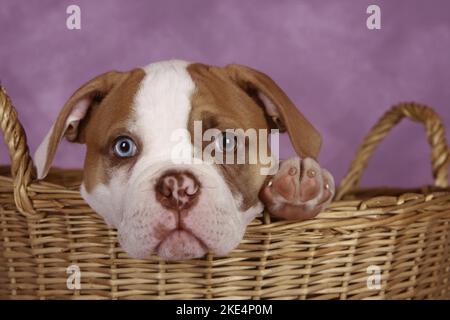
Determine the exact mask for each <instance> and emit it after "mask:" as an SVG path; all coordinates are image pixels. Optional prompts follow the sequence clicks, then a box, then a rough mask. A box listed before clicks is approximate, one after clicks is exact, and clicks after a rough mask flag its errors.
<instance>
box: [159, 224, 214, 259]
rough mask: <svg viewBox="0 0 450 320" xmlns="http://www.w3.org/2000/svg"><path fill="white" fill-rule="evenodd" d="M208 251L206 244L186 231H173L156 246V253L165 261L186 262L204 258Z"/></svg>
mask: <svg viewBox="0 0 450 320" xmlns="http://www.w3.org/2000/svg"><path fill="white" fill-rule="evenodd" d="M207 251H208V247H207V246H206V245H205V243H204V242H203V241H202V240H201V239H199V238H198V237H197V236H195V235H194V234H193V233H192V232H190V231H187V230H184V229H175V230H173V231H171V232H170V233H169V234H168V235H167V236H166V237H164V239H162V240H161V242H160V243H159V244H158V245H157V246H156V248H155V252H156V253H157V254H158V256H160V257H161V258H163V259H165V260H186V259H195V258H201V257H203V256H204V255H205V254H206V252H207Z"/></svg>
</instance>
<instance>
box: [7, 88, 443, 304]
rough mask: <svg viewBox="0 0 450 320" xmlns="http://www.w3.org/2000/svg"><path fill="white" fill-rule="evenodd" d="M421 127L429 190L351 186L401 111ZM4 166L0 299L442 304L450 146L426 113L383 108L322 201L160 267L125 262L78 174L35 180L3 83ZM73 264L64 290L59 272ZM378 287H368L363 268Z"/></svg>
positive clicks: (410, 107)
mask: <svg viewBox="0 0 450 320" xmlns="http://www.w3.org/2000/svg"><path fill="white" fill-rule="evenodd" d="M404 117H407V118H410V119H412V120H414V121H418V122H421V123H423V124H424V125H425V128H426V133H427V137H428V141H429V143H430V146H431V150H432V152H431V154H432V161H431V162H432V172H433V176H434V179H435V185H434V186H425V187H421V188H416V189H409V190H404V189H386V188H377V189H365V190H364V189H360V188H359V187H358V185H359V181H360V178H361V175H362V173H363V171H364V169H365V167H366V165H367V162H368V160H369V158H370V156H371V155H372V153H373V152H374V150H375V148H376V146H377V144H378V143H379V142H380V141H381V140H382V139H383V138H384V137H385V136H386V135H387V134H388V132H389V130H390V129H391V128H392V127H393V126H395V124H397V123H398V122H399V121H400V120H401V119H402V118H404ZM0 125H1V129H2V131H3V134H4V139H5V142H6V144H7V146H8V148H9V152H10V156H11V167H3V168H1V169H0V298H3V299H5V298H6V299H88V298H94V299H133V298H139V299H214V298H229V299H230V298H231V299H233V298H235V299H363V298H369V299H406V298H413V299H430V298H441V299H450V189H449V188H448V186H447V185H448V164H449V149H448V145H447V142H446V140H445V134H444V127H443V125H442V123H441V121H440V119H439V117H438V116H437V115H436V114H435V113H434V112H433V110H432V109H430V108H428V107H426V106H422V105H417V104H413V103H409V104H400V105H398V106H396V107H394V108H392V109H391V110H390V111H388V112H387V113H386V114H385V115H384V116H383V117H382V119H381V120H380V121H379V122H378V123H377V124H376V125H375V126H374V127H373V128H372V130H371V131H370V132H369V134H368V135H367V136H366V138H365V139H364V141H363V143H362V145H361V147H360V148H359V150H358V152H357V155H356V157H355V159H354V161H353V162H352V165H351V167H350V170H349V173H348V175H347V176H346V177H345V178H344V180H343V181H342V184H341V186H340V188H339V189H338V192H337V195H336V199H335V200H334V201H333V203H332V204H331V206H330V207H329V208H328V209H327V210H326V211H325V212H322V213H320V214H319V215H318V216H317V217H316V218H315V219H313V220H309V221H303V222H288V221H271V220H270V217H269V215H268V214H264V217H263V218H261V219H257V220H255V221H254V222H253V223H252V224H251V225H250V226H249V228H248V230H247V233H246V235H245V238H244V240H243V241H242V243H241V245H240V246H239V247H238V248H237V249H235V250H234V251H233V252H231V253H230V254H229V256H227V257H222V258H219V257H214V256H212V255H211V254H209V255H207V256H206V257H205V258H203V259H196V260H190V261H180V262H171V263H167V262H164V261H161V260H160V259H159V258H158V257H155V256H152V257H150V258H149V259H147V260H135V259H131V258H129V257H128V256H127V255H126V254H125V253H124V252H123V251H122V250H121V248H120V247H119V246H118V243H117V239H116V231H115V230H113V229H111V228H109V227H108V226H106V225H105V223H104V222H103V219H102V218H101V217H100V216H98V215H97V214H96V213H95V212H93V211H92V210H91V209H90V208H89V206H88V205H87V204H86V203H85V202H84V201H83V199H82V198H81V197H80V194H79V192H78V186H79V184H80V181H81V175H82V173H81V171H78V170H58V169H53V170H52V171H51V173H50V175H49V176H48V178H47V179H46V181H35V179H34V176H35V172H34V166H33V163H32V160H31V158H30V156H29V151H28V147H27V142H26V137H25V132H24V130H23V128H22V126H21V125H20V122H19V121H18V118H17V113H16V112H15V110H14V108H13V107H12V105H11V101H10V100H9V98H8V96H7V95H6V92H5V91H4V89H3V88H2V89H1V90H0ZM71 265H76V266H77V267H78V268H79V269H80V271H81V277H80V282H81V283H80V285H81V286H80V288H79V289H76V288H75V289H69V288H68V286H67V279H68V277H69V274H68V273H67V268H68V267H69V266H71ZM373 266H375V268H378V270H379V271H380V276H381V278H380V279H381V282H380V285H379V287H376V288H372V287H368V277H369V276H370V275H371V274H369V273H368V268H369V269H370V268H372V267H373Z"/></svg>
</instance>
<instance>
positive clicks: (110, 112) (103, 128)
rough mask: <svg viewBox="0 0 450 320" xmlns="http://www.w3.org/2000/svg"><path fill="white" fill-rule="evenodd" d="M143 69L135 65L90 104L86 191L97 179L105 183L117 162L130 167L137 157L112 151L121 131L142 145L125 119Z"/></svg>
mask: <svg viewBox="0 0 450 320" xmlns="http://www.w3.org/2000/svg"><path fill="white" fill-rule="evenodd" d="M144 76H145V73H144V71H143V70H142V69H135V70H133V71H130V72H129V73H127V74H126V76H124V77H123V79H121V81H119V82H118V83H117V84H116V86H115V87H114V88H113V89H112V90H111V91H110V92H109V93H108V94H107V95H106V96H105V98H104V99H103V100H102V101H101V103H100V104H99V105H98V106H97V107H95V108H91V110H90V112H89V117H88V119H86V121H85V122H84V128H85V130H84V132H83V139H85V142H86V144H87V150H86V159H85V166H84V173H85V174H84V184H85V187H86V190H87V191H88V192H89V191H90V190H92V189H93V188H94V187H95V186H96V185H97V184H98V183H107V182H108V181H109V178H110V175H111V171H112V170H113V168H114V167H116V166H123V165H126V166H128V167H130V168H131V167H132V165H133V163H135V162H136V161H137V159H138V156H135V157H133V158H130V159H118V158H117V157H115V155H114V154H112V144H113V142H114V140H115V139H116V138H117V137H118V136H120V135H127V136H130V137H131V138H133V140H134V142H135V143H136V144H137V148H138V152H139V150H140V149H141V148H142V146H141V144H140V142H139V141H140V140H139V137H135V136H133V134H132V133H130V132H128V130H127V128H128V122H129V120H130V118H131V116H132V112H133V104H132V102H133V100H134V96H135V95H136V92H137V90H138V88H139V85H140V83H141V81H142V79H143V78H144Z"/></svg>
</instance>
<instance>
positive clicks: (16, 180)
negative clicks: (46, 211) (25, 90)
mask: <svg viewBox="0 0 450 320" xmlns="http://www.w3.org/2000/svg"><path fill="white" fill-rule="evenodd" d="M0 127H1V130H2V131H3V137H4V141H5V143H6V145H7V147H8V150H9V156H10V159H11V175H12V178H13V184H14V202H15V203H16V207H17V209H18V210H19V211H20V212H21V213H22V214H23V215H24V216H26V217H28V218H41V217H42V214H38V213H37V212H36V210H35V209H34V207H33V203H32V201H31V199H30V197H29V196H28V192H27V187H28V185H29V184H30V182H31V181H32V180H33V178H34V177H35V169H34V167H33V160H32V159H31V157H30V152H29V149H28V145H27V137H26V134H25V131H24V130H23V127H22V125H21V123H20V121H19V119H18V117H17V112H16V110H15V109H14V107H13V106H12V104H11V99H10V98H9V96H8V95H7V93H6V90H5V88H4V87H3V86H0Z"/></svg>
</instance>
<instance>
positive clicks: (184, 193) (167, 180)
mask: <svg viewBox="0 0 450 320" xmlns="http://www.w3.org/2000/svg"><path fill="white" fill-rule="evenodd" d="M155 192H156V199H157V200H158V201H159V202H160V203H161V204H162V205H163V206H164V207H166V208H167V209H172V210H180V209H188V208H191V207H192V206H193V205H195V204H196V203H197V200H198V196H199V194H200V184H199V183H198V181H197V179H196V178H195V177H194V175H193V174H192V173H190V172H187V171H183V172H178V171H170V172H167V173H165V174H163V175H162V176H161V177H160V178H159V180H158V182H157V183H156V188H155Z"/></svg>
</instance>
